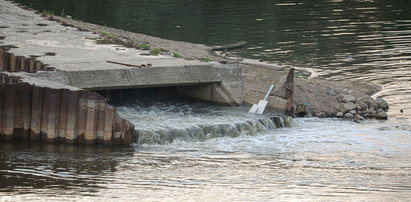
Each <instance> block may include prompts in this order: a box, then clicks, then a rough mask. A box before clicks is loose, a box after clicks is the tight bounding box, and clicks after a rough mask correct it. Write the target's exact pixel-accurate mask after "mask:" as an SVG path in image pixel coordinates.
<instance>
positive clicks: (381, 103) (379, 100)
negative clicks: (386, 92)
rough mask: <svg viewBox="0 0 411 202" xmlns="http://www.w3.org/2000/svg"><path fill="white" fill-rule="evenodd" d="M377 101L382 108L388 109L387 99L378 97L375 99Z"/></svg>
mask: <svg viewBox="0 0 411 202" xmlns="http://www.w3.org/2000/svg"><path fill="white" fill-rule="evenodd" d="M375 102H376V103H377V104H378V106H379V107H381V108H382V109H388V107H389V106H388V102H387V101H385V100H384V99H382V98H377V99H375Z"/></svg>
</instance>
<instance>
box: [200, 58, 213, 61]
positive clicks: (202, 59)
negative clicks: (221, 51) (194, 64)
mask: <svg viewBox="0 0 411 202" xmlns="http://www.w3.org/2000/svg"><path fill="white" fill-rule="evenodd" d="M199 60H200V61H201V62H210V61H211V59H210V58H199Z"/></svg>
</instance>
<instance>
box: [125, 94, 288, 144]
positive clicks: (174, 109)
mask: <svg viewBox="0 0 411 202" xmlns="http://www.w3.org/2000/svg"><path fill="white" fill-rule="evenodd" d="M117 109H118V112H119V113H120V114H121V116H122V117H124V118H126V119H128V120H129V121H131V122H132V123H133V124H134V125H135V128H136V132H137V134H138V135H139V138H138V142H137V143H138V144H169V143H171V142H173V141H175V140H182V141H205V140H207V139H211V138H217V137H238V136H241V135H257V134H259V133H264V132H267V131H270V130H273V129H275V128H279V127H284V121H283V117H282V116H281V115H280V114H268V115H256V114H249V113H247V111H248V108H247V107H221V106H209V105H205V104H200V103H187V102H174V103H155V104H151V105H149V106H144V105H143V104H141V103H140V104H139V103H135V104H132V105H123V106H119V107H118V108H117Z"/></svg>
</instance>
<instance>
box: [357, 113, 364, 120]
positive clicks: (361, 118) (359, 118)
mask: <svg viewBox="0 0 411 202" xmlns="http://www.w3.org/2000/svg"><path fill="white" fill-rule="evenodd" d="M355 119H356V120H360V121H363V120H364V117H362V116H361V115H359V114H356V115H355Z"/></svg>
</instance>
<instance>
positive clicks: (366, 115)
mask: <svg viewBox="0 0 411 202" xmlns="http://www.w3.org/2000/svg"><path fill="white" fill-rule="evenodd" d="M364 116H365V117H367V118H369V119H371V118H374V117H375V115H374V114H370V113H366V114H364Z"/></svg>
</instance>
